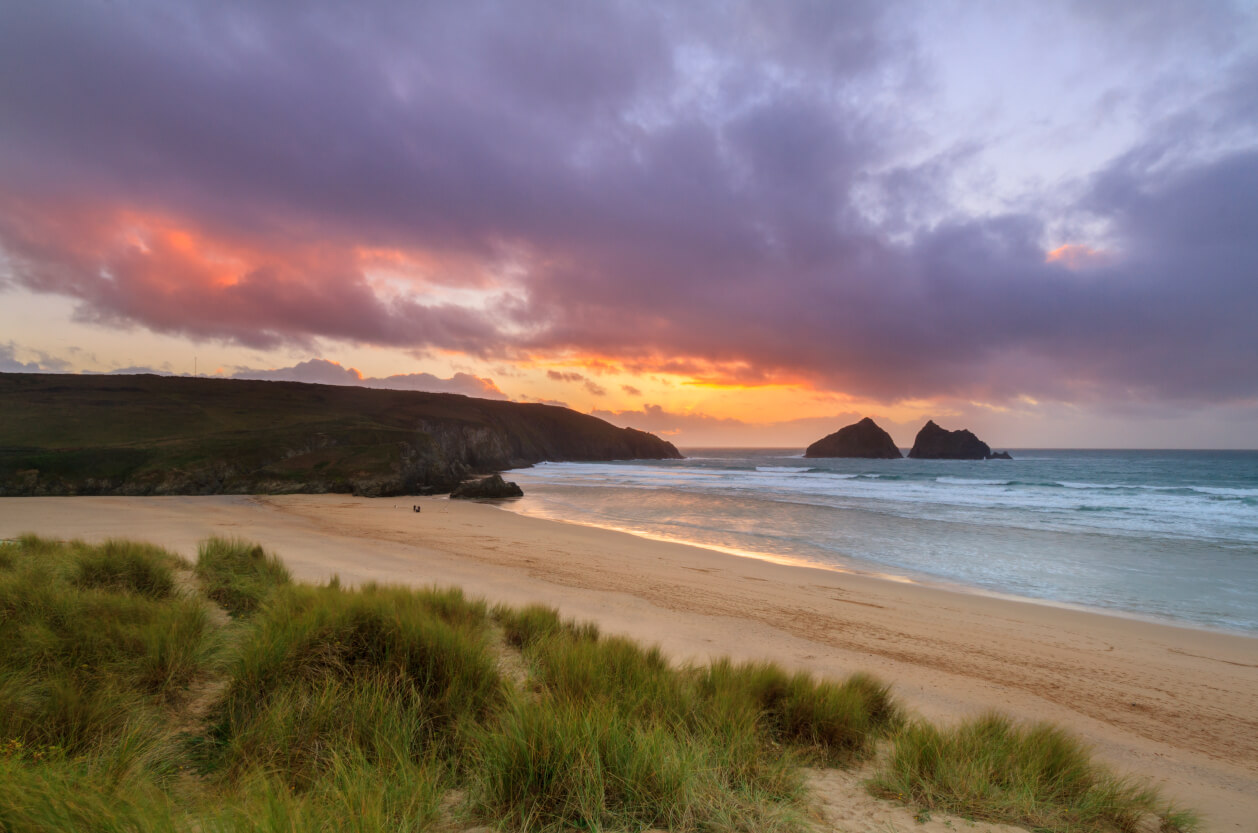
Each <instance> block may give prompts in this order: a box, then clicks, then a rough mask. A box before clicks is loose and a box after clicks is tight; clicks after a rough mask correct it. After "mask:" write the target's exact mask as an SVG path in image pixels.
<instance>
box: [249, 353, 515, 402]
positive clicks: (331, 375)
mask: <svg viewBox="0 0 1258 833" xmlns="http://www.w3.org/2000/svg"><path fill="white" fill-rule="evenodd" d="M232 378H233V379H267V380H271V381H277V382H312V383H316V384H321V385H355V386H358V387H364V388H387V389H389V390H415V391H424V392H427V393H461V394H463V395H464V396H474V397H478V398H480V399H506V398H507V396H506V394H504V393H503V392H502V391H501V390H499V389H498V386H497V385H495V384H494V383H493V381H492V380H490V379H483V378H480V377H478V376H473V375H471V374H470V373H455V374H454V375H453V376H452V377H450V378H449V379H442V378H441V377H439V376H434V375H433V374H431V373H404V374H397V375H394V376H384V377H376V376H363V374H362V373H361V372H360V371H359V370H358V369H357V368H353V367H343V366H342V365H341V364H340V363H339V362H334V361H328V360H327V359H309V360H307V361H304V362H299V363H298V364H295V365H293V366H292V367H282V368H278V369H275V370H254V369H250V368H242V369H239V370H237V371H236V372H234V373H233V374H232Z"/></svg>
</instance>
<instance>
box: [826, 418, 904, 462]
mask: <svg viewBox="0 0 1258 833" xmlns="http://www.w3.org/2000/svg"><path fill="white" fill-rule="evenodd" d="M804 456H805V457H861V458H864V459H870V460H898V459H900V458H901V457H902V456H903V455H902V454H900V449H898V448H896V444H895V442H894V441H893V440H892V439H891V435H890V434H888V433H887V432H886V431H884V430H882V429H881V428H879V427H878V423H876V422H874V421H873V420H872V419H870V418H869V417H865V418H864V419H862V420H861V421H860V422H857V423H854V424H852V425H847V426H844V427H843V428H840V429H839V430H838V431H835V432H834V433H833V434H831V435H829V436H828V437H823V438H822V439H820V440H817V441H816V442H815V443H813V444H812V445H810V446H808V450H807V451H805V452H804Z"/></svg>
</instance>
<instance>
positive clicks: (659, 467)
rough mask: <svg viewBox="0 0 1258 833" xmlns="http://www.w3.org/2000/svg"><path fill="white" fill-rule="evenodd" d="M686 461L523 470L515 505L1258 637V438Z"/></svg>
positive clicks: (717, 456)
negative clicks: (1118, 447) (966, 457)
mask: <svg viewBox="0 0 1258 833" xmlns="http://www.w3.org/2000/svg"><path fill="white" fill-rule="evenodd" d="M1011 452H1012V454H1013V456H1014V459H1013V460H1012V461H1005V460H986V461H953V460H908V459H904V460H848V459H817V460H807V459H804V458H803V457H802V455H801V453H800V452H799V451H798V450H794V449H756V448H747V449H690V450H684V449H683V453H684V454H686V456H687V459H685V460H660V461H641V460H639V461H629V462H615V463H543V464H541V465H538V466H535V467H532V468H528V469H517V470H515V471H512V472H511V473H510V475H509V479H512V480H515V481H516V482H518V483H519V484H520V486H521V487H523V489H524V492H525V496H524V497H523V498H521V499H519V500H516V501H512V502H510V503H509V508H510V509H511V510H512V511H516V512H520V513H522V514H525V515H531V516H536V517H541V518H549V519H554V520H561V521H568V522H573V523H581V524H587V525H592V526H598V527H604V528H608V529H616V530H621V531H625V532H630V533H633V534H636V535H641V536H646V537H650V538H657V539H663V540H669V541H679V542H684V543H690V544H697V545H699V546H703V547H708V548H712V549H716V550H720V551H723V552H729V553H733V554H736V555H743V556H749V557H756V558H764V559H768V560H774V561H783V562H788V563H797V564H808V565H813V566H821V567H829V568H837V569H843V570H852V571H858V572H863V573H870V574H876V575H882V576H887V577H891V578H898V579H902V580H911V581H918V582H926V583H931V584H937V585H945V586H952V587H957V588H964V589H969V590H972V591H979V592H987V593H995V594H1000V595H1007V596H1014V597H1020V598H1026V599H1033V600H1038V601H1042V602H1047V603H1053V604H1061V605H1076V606H1082V607H1085V608H1094V609H1101V610H1104V611H1108V612H1118V613H1122V614H1128V615H1134V616H1137V617H1142V618H1153V619H1158V620H1163V621H1171V622H1174V623H1177V624H1184V625H1191V626H1198V627H1205V628H1211V629H1218V630H1226V631H1233V632H1241V633H1246V634H1249V635H1255V634H1258V451H1092V450H1087V451H1070V450H1051V451H1049V450H1017V449H1013V450H1011Z"/></svg>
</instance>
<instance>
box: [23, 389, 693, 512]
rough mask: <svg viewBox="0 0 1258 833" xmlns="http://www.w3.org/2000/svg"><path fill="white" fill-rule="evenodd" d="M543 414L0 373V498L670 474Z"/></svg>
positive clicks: (424, 397) (429, 490)
mask: <svg viewBox="0 0 1258 833" xmlns="http://www.w3.org/2000/svg"><path fill="white" fill-rule="evenodd" d="M680 457H681V454H679V453H678V451H677V449H676V448H675V447H674V446H673V445H672V444H671V443H669V442H666V441H664V440H662V439H660V438H659V437H656V436H654V435H653V434H648V433H646V432H644V431H635V430H633V429H631V428H617V427H616V426H614V425H611V424H610V423H607V422H604V421H603V420H601V419H597V418H596V417H592V416H589V415H588V414H580V413H577V412H576V411H572V410H569V409H567V408H558V407H553V406H549V405H535V404H521V403H516V402H500V401H490V400H485V399H473V398H470V397H466V396H459V395H455V394H434V393H418V392H414V391H394V390H373V389H367V388H354V387H336V386H331V385H309V384H300V383H296V382H260V381H236V380H226V379H198V378H181V377H161V376H151V375H141V376H75V375H71V374H55V375H54V374H27V373H0V496H5V495H110V494H113V495H208V494H293V493H301V494H312V493H321V492H350V493H353V494H357V495H364V496H368V497H382V496H389V495H402V494H437V493H444V492H449V491H451V490H452V489H454V488H455V487H457V486H458V485H459V484H460V483H462V482H463V481H464V480H467V479H468V478H470V477H473V476H475V475H479V474H488V473H490V472H498V471H504V470H506V469H512V468H520V467H523V466H529V465H532V464H534V463H539V462H542V461H543V460H553V461H563V460H572V461H596V460H628V459H677V458H680Z"/></svg>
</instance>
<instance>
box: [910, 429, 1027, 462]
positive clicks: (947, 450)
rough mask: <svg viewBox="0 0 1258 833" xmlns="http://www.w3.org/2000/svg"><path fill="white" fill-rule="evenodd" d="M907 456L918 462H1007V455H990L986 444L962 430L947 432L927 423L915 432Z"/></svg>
mask: <svg viewBox="0 0 1258 833" xmlns="http://www.w3.org/2000/svg"><path fill="white" fill-rule="evenodd" d="M909 456H910V457H913V458H916V459H919V460H991V459H1002V460H1009V459H1011V458H1010V457H1009V454H1008V453H1007V452H1004V453H1002V454H1000V455H995V454H992V450H991V447H989V446H988V445H987V443H985V442H983V441H982V440H980V439H979V438H978V437H976V436H974V434H972V433H971V432H969V431H966V430H965V429H964V428H962V429H961V430H959V431H947V430H945V429H943V428H940V427H939V426H938V425H936V424H935V421H934V420H930V421H928V422H927V423H926V424H925V425H924V426H922V430H921V431H918V432H917V439H915V440H914V441H913V449H912V450H911V451H910V452H909Z"/></svg>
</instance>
